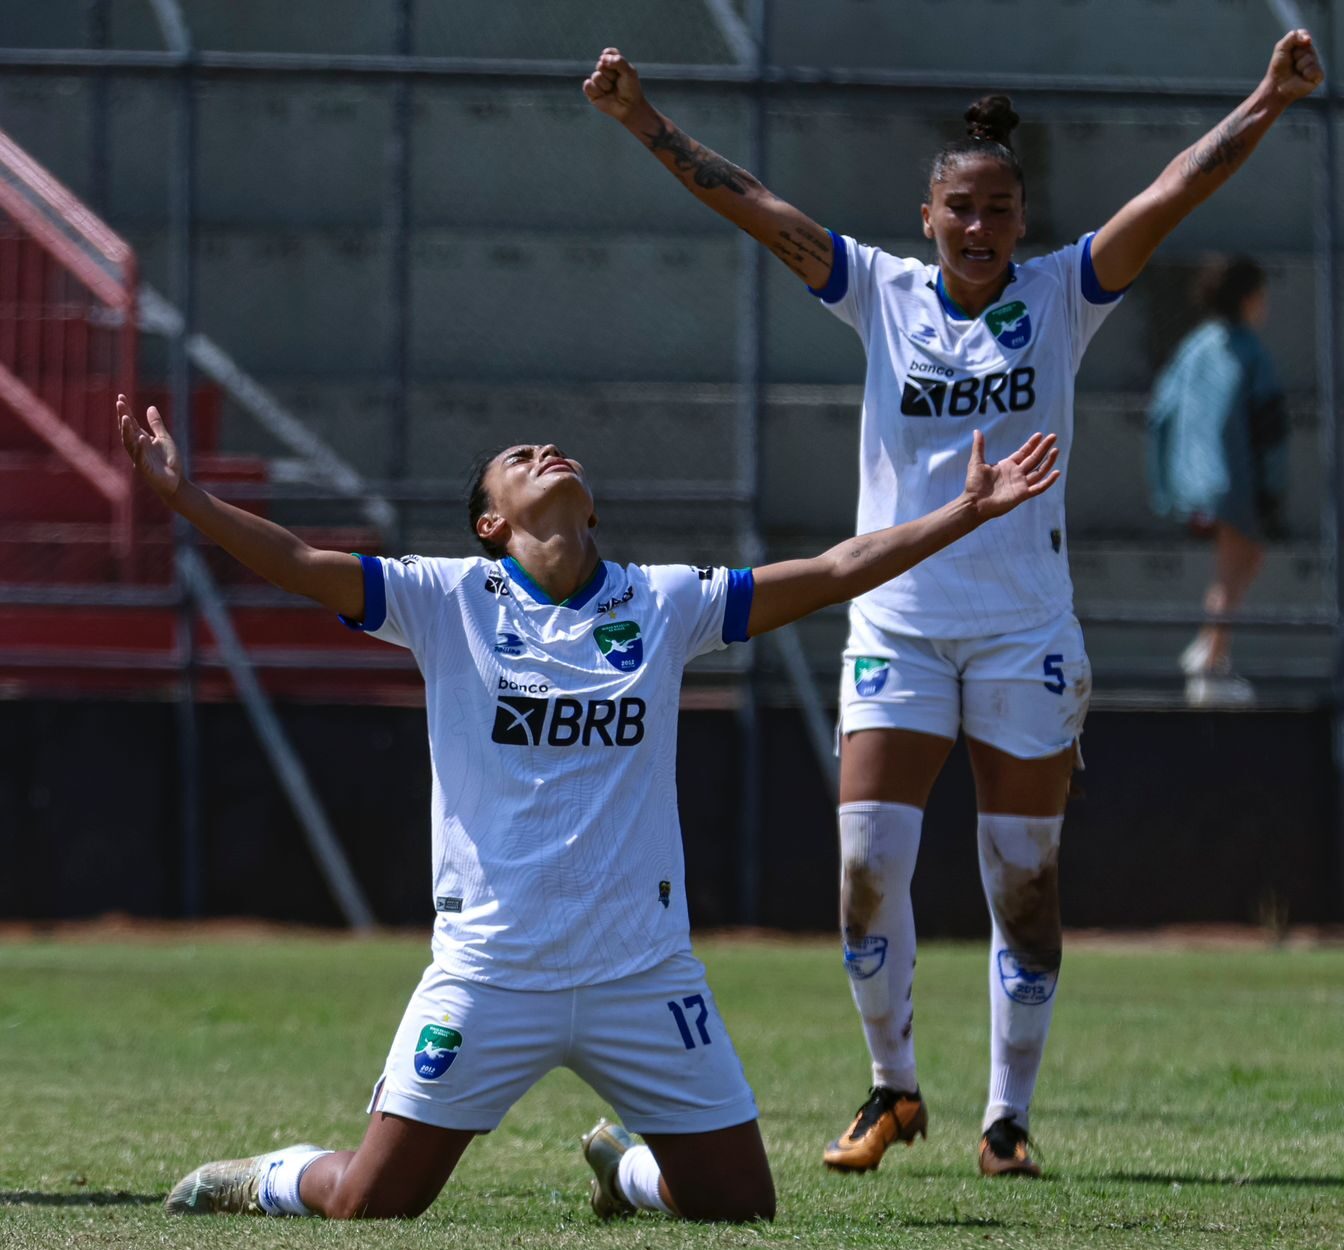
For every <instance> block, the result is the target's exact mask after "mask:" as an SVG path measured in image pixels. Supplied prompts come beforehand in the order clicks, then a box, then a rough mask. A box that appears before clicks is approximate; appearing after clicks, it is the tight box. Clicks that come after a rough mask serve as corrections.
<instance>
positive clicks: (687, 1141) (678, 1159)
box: [644, 1120, 775, 1223]
mask: <svg viewBox="0 0 1344 1250" xmlns="http://www.w3.org/2000/svg"><path fill="white" fill-rule="evenodd" d="M644 1140H645V1141H646V1142H647V1143H648V1146H649V1149H650V1150H651V1151H653V1157H654V1158H655V1159H656V1160H657V1161H658V1167H659V1170H660V1171H661V1172H662V1179H661V1181H660V1182H659V1188H660V1190H661V1194H662V1198H663V1201H664V1202H665V1203H666V1204H667V1205H668V1206H669V1207H670V1208H671V1209H672V1211H673V1212H674V1213H675V1214H677V1215H679V1216H681V1217H682V1218H683V1219H687V1220H721V1221H726V1222H730V1223H744V1222H746V1221H748V1220H773V1219H774V1218H775V1182H774V1178H773V1177H772V1176H771V1175H770V1164H769V1162H768V1161H767V1159H766V1157H765V1144H764V1143H763V1142H762V1141H761V1130H760V1126H759V1125H758V1124H757V1122H756V1121H755V1120H749V1121H748V1122H747V1123H746V1124H736V1125H734V1126H733V1127H732V1128H724V1129H717V1130H715V1131H713V1132H709V1133H645V1134H644Z"/></svg>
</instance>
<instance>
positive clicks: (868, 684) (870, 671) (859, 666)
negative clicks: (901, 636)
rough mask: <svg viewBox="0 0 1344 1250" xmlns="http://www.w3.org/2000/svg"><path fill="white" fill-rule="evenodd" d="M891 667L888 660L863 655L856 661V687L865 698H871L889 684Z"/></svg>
mask: <svg viewBox="0 0 1344 1250" xmlns="http://www.w3.org/2000/svg"><path fill="white" fill-rule="evenodd" d="M889 672H891V667H890V665H888V663H887V661H886V660H876V659H873V658H872V657H871V656H867V655H861V656H859V658H858V659H857V660H855V661H854V689H855V690H856V691H857V692H858V693H859V694H860V695H862V696H863V698H865V699H871V698H872V697H873V695H875V694H877V692H878V691H879V690H881V689H882V687H883V686H885V685H886V684H887V674H888V673H889Z"/></svg>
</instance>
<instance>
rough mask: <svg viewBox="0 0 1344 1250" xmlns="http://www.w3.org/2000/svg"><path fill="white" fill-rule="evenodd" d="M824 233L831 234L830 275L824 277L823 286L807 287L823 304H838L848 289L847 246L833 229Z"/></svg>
mask: <svg viewBox="0 0 1344 1250" xmlns="http://www.w3.org/2000/svg"><path fill="white" fill-rule="evenodd" d="M826 233H827V234H829V235H830V236H831V251H832V256H833V259H832V261H831V276H830V277H829V278H827V279H826V285H825V286H820V287H818V286H810V287H808V288H807V289H808V290H809V291H811V292H812V294H813V295H815V296H816V297H817V298H818V299H819V300H821V302H822V303H823V304H838V303H839V302H840V301H841V300H842V299H844V298H845V292H846V291H848V290H849V248H847V247H846V246H845V241H844V239H843V238H841V237H840V235H838V234H836V232H835V231H834V230H827V231H826Z"/></svg>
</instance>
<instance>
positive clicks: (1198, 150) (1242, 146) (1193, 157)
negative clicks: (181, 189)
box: [1185, 117, 1247, 178]
mask: <svg viewBox="0 0 1344 1250" xmlns="http://www.w3.org/2000/svg"><path fill="white" fill-rule="evenodd" d="M1241 120H1242V119H1241V118H1237V117H1229V118H1228V119H1227V120H1226V121H1225V122H1223V123H1222V125H1220V126H1219V127H1218V129H1217V130H1215V131H1214V132H1213V134H1211V135H1209V136H1208V137H1207V138H1206V139H1202V140H1201V141H1200V142H1199V143H1198V144H1196V146H1195V147H1194V149H1193V150H1192V151H1191V153H1190V155H1189V156H1188V157H1186V160H1185V173H1186V176H1187V177H1189V178H1193V177H1195V176H1197V175H1199V174H1211V173H1213V171H1214V170H1215V169H1219V168H1221V167H1222V166H1227V168H1228V172H1229V173H1230V172H1231V171H1232V170H1233V169H1235V168H1236V167H1237V166H1238V165H1239V164H1240V163H1241V159H1242V157H1243V156H1245V155H1246V152H1247V146H1246V140H1245V139H1244V138H1242V136H1241V134H1240V131H1239V123H1240V122H1241Z"/></svg>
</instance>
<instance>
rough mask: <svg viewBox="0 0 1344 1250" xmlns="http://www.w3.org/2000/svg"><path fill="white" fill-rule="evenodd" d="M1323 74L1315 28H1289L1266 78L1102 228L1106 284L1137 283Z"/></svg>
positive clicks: (1095, 263) (1101, 268) (1115, 287)
mask: <svg viewBox="0 0 1344 1250" xmlns="http://www.w3.org/2000/svg"><path fill="white" fill-rule="evenodd" d="M1324 77H1325V75H1324V74H1323V73H1322V72H1321V64H1320V61H1319V60H1318V59H1317V56H1316V48H1315V46H1314V44H1313V43H1312V39H1311V35H1310V34H1309V33H1308V32H1307V31H1305V30H1293V31H1289V32H1288V34H1286V35H1284V37H1283V38H1282V39H1280V40H1279V42H1278V43H1277V44H1275V45H1274V54H1273V55H1272V56H1271V57H1270V60H1269V68H1268V69H1267V70H1266V71H1265V76H1264V78H1263V79H1262V80H1261V82H1260V85H1259V86H1258V87H1256V89H1255V90H1254V91H1252V92H1251V94H1250V95H1249V96H1247V97H1246V99H1245V100H1243V101H1242V103H1241V104H1239V105H1238V106H1237V107H1236V108H1235V109H1234V110H1233V111H1232V112H1231V113H1230V114H1229V115H1228V116H1227V117H1225V118H1224V119H1223V120H1222V121H1221V122H1219V123H1218V125H1217V126H1215V127H1214V128H1213V129H1212V130H1211V131H1209V133H1208V134H1206V135H1205V136H1204V137H1203V138H1202V139H1200V140H1199V141H1198V142H1197V143H1195V144H1193V145H1192V146H1191V147H1188V148H1186V149H1185V151H1184V152H1182V153H1181V154H1180V155H1179V156H1177V157H1176V159H1175V160H1173V161H1172V162H1171V164H1170V165H1168V166H1167V167H1166V169H1164V170H1163V171H1162V172H1161V173H1160V174H1159V175H1158V177H1157V180H1156V181H1155V182H1154V183H1153V184H1152V186H1150V187H1148V189H1147V190H1145V191H1142V192H1140V193H1139V194H1138V195H1136V196H1135V197H1134V198H1133V199H1132V200H1130V201H1129V203H1128V204H1126V205H1125V206H1124V208H1122V209H1121V210H1120V211H1119V212H1118V213H1116V214H1115V216H1114V217H1112V218H1111V219H1110V221H1108V222H1107V223H1106V224H1105V225H1104V226H1102V228H1101V229H1100V230H1098V231H1097V234H1096V237H1095V238H1094V239H1093V240H1092V267H1093V269H1094V270H1095V271H1096V275H1097V280H1098V281H1099V282H1100V283H1101V285H1102V287H1104V288H1105V289H1106V290H1108V291H1119V290H1122V289H1123V288H1125V287H1127V286H1128V285H1129V284H1130V283H1131V282H1133V281H1134V279H1135V278H1137V277H1138V276H1139V274H1140V273H1142V272H1143V267H1144V266H1145V265H1146V264H1147V263H1148V260H1149V257H1151V256H1152V254H1153V253H1154V252H1155V251H1156V250H1157V246H1158V244H1159V243H1161V242H1162V240H1163V239H1165V238H1166V237H1167V235H1169V234H1170V233H1171V232H1172V231H1173V230H1174V229H1175V228H1176V227H1177V226H1178V225H1180V223H1181V222H1182V221H1183V220H1184V219H1185V217H1186V216H1187V214H1189V213H1190V211H1191V210H1192V209H1194V208H1195V207H1196V205H1199V204H1202V203H1203V202H1204V201H1205V200H1207V199H1208V198H1209V196H1211V195H1212V194H1213V193H1214V192H1215V191H1216V190H1218V188H1219V187H1221V186H1222V185H1223V183H1225V182H1226V181H1227V180H1228V179H1229V178H1230V177H1231V176H1232V175H1233V174H1234V173H1236V171H1237V170H1238V169H1240V168H1241V166H1242V164H1243V163H1244V162H1245V160H1246V158H1247V157H1248V156H1250V154H1251V152H1252V151H1254V149H1255V145H1256V144H1257V143H1259V142H1260V140H1261V139H1262V138H1264V136H1265V133H1266V132H1267V131H1268V130H1269V128H1270V127H1271V126H1272V125H1273V124H1274V123H1275V122H1276V121H1278V119H1279V117H1280V116H1281V115H1282V113H1283V111H1284V109H1286V108H1287V107H1288V106H1289V105H1290V104H1291V103H1292V102H1293V101H1294V100H1300V99H1301V98H1302V97H1303V96H1306V95H1310V94H1311V93H1312V92H1313V91H1314V90H1315V89H1316V88H1317V87H1318V86H1319V85H1320V84H1321V81H1322V80H1323V78H1324Z"/></svg>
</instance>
